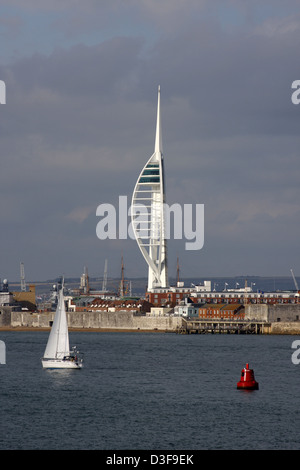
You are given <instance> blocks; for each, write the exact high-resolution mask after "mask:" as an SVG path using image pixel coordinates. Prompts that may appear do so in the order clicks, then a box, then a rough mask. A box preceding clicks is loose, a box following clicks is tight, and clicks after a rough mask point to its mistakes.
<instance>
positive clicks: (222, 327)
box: [176, 318, 271, 334]
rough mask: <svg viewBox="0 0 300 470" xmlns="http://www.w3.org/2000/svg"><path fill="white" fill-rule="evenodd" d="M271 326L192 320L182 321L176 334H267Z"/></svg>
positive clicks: (243, 322)
mask: <svg viewBox="0 0 300 470" xmlns="http://www.w3.org/2000/svg"><path fill="white" fill-rule="evenodd" d="M270 329H271V324H270V323H267V322H264V321H252V320H251V321H249V320H216V319H214V320H208V319H207V320H205V319H203V320H192V319H185V318H183V319H182V324H181V326H180V327H178V328H177V330H176V333H178V334H205V333H210V334H224V333H226V334H269V333H270Z"/></svg>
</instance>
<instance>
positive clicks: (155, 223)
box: [131, 87, 168, 291]
mask: <svg viewBox="0 0 300 470" xmlns="http://www.w3.org/2000/svg"><path fill="white" fill-rule="evenodd" d="M164 203H165V176H164V159H163V152H162V136H161V116H160V87H158V102H157V118H156V134H155V146H154V153H153V154H152V156H151V157H150V158H149V160H148V161H147V163H146V165H145V166H144V168H143V169H142V171H141V173H140V175H139V177H138V179H137V182H136V185H135V188H134V191H133V195H132V202H131V220H132V228H133V232H134V235H135V238H136V241H137V244H138V246H139V249H140V250H141V252H142V255H143V257H144V258H145V260H146V262H147V264H148V291H152V290H153V289H159V288H167V287H168V263H167V241H166V236H165V213H164V212H165V211H164Z"/></svg>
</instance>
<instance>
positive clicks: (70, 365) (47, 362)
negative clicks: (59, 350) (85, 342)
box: [42, 359, 82, 369]
mask: <svg viewBox="0 0 300 470" xmlns="http://www.w3.org/2000/svg"><path fill="white" fill-rule="evenodd" d="M42 366H43V369H81V368H82V363H81V362H77V361H64V360H63V359H42Z"/></svg>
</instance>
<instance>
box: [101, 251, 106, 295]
mask: <svg viewBox="0 0 300 470" xmlns="http://www.w3.org/2000/svg"><path fill="white" fill-rule="evenodd" d="M106 289H107V259H106V260H105V264H104V275H103V281H102V292H106Z"/></svg>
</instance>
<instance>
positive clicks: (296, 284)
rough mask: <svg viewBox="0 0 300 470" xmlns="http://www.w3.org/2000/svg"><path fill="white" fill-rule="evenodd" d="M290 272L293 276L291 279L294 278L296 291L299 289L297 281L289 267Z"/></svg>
mask: <svg viewBox="0 0 300 470" xmlns="http://www.w3.org/2000/svg"><path fill="white" fill-rule="evenodd" d="M291 273H292V276H293V280H294V284H295V287H296V290H297V291H298V290H299V287H298V283H297V281H296V278H295V275H294V273H293V270H292V269H291Z"/></svg>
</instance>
